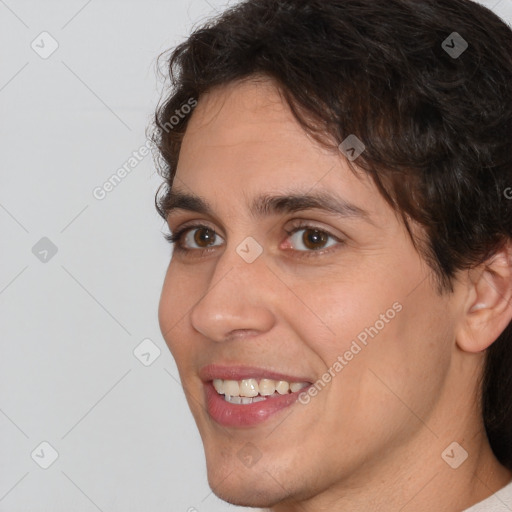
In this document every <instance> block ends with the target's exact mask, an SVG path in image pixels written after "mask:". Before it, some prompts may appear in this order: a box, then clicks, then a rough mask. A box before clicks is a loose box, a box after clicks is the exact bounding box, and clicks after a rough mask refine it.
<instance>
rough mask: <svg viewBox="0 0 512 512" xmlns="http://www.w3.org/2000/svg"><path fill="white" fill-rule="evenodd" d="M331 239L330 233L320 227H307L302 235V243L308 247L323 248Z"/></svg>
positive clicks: (313, 248)
mask: <svg viewBox="0 0 512 512" xmlns="http://www.w3.org/2000/svg"><path fill="white" fill-rule="evenodd" d="M328 240H329V235H328V234H327V233H324V232H323V231H319V230H318V229H305V230H304V234H303V235H302V243H303V244H304V246H305V247H307V248H308V249H312V250H315V249H323V248H324V245H325V244H326V243H327V241H328Z"/></svg>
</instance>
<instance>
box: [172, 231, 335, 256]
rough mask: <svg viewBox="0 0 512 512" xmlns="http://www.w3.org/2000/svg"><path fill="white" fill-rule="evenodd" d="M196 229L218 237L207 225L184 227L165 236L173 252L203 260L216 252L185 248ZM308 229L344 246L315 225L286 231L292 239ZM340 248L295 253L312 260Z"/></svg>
mask: <svg viewBox="0 0 512 512" xmlns="http://www.w3.org/2000/svg"><path fill="white" fill-rule="evenodd" d="M195 229H209V230H210V231H212V232H213V234H214V236H217V232H216V231H215V230H214V229H212V228H211V227H210V226H207V225H205V224H194V225H192V226H186V227H183V228H181V229H179V230H177V231H176V232H175V233H165V234H164V238H165V239H166V240H167V241H168V242H169V243H170V244H171V245H173V250H174V251H175V252H177V253H181V254H184V255H186V254H189V253H192V252H195V253H198V256H197V257H199V258H201V257H203V256H206V255H207V254H208V253H211V252H212V251H213V250H215V247H217V246H215V247H208V248H204V249H187V248H186V247H184V246H183V236H184V235H185V234H187V233H188V232H189V231H193V230H195ZM307 229H310V230H316V231H319V232H320V233H323V234H325V235H327V236H328V237H329V238H332V239H334V240H336V242H338V244H337V245H338V246H339V245H340V244H341V245H343V244H344V241H343V240H340V239H339V238H338V237H336V236H334V235H333V234H331V233H329V232H328V231H326V230H323V229H320V228H319V227H317V226H313V225H310V224H307V223H305V222H301V223H299V224H298V225H296V226H295V227H293V228H292V229H290V230H285V233H286V234H287V235H288V237H290V236H292V235H293V234H295V233H296V232H297V231H301V230H307ZM338 248H339V247H337V246H331V247H328V248H327V249H318V250H310V251H299V250H294V252H296V253H299V254H300V255H299V256H298V257H299V258H310V257H312V256H317V255H322V254H326V253H330V252H332V251H333V250H336V249H338Z"/></svg>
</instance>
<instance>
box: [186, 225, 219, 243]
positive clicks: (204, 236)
mask: <svg viewBox="0 0 512 512" xmlns="http://www.w3.org/2000/svg"><path fill="white" fill-rule="evenodd" d="M191 233H193V234H194V243H196V244H197V245H198V246H199V247H208V246H210V245H213V243H214V242H215V236H216V233H215V231H213V229H210V228H198V229H196V230H195V231H191Z"/></svg>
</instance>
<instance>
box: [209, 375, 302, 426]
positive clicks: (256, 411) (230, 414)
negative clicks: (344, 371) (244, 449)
mask: <svg viewBox="0 0 512 512" xmlns="http://www.w3.org/2000/svg"><path fill="white" fill-rule="evenodd" d="M307 389H308V388H307V387H306V388H303V389H301V390H300V391H296V392H295V393H287V394H286V395H279V396H275V397H273V398H267V399H266V400H261V401H260V402H254V403H252V404H246V405H244V404H231V403H229V402H226V400H224V395H219V394H218V393H217V391H215V388H214V387H213V384H212V383H211V382H207V383H206V384H205V393H206V407H207V409H208V414H209V415H210V416H211V418H212V419H213V420H214V421H216V422H217V423H219V424H220V425H222V426H224V427H251V426H253V425H258V424H260V423H263V422H264V421H266V420H267V419H268V418H270V416H272V415H274V414H276V413H277V412H279V411H281V410H282V409H285V408H286V407H290V406H291V405H292V404H294V403H295V402H296V401H297V399H298V398H299V394H300V393H302V392H304V391H307Z"/></svg>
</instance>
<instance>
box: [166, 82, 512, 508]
mask: <svg viewBox="0 0 512 512" xmlns="http://www.w3.org/2000/svg"><path fill="white" fill-rule="evenodd" d="M354 163H355V164H357V161H356V162H354ZM173 189H175V190H179V191H181V192H186V193H194V194H196V195H199V196H201V197H203V198H204V199H205V200H207V201H208V202H209V203H210V204H211V205H212V208H213V210H214V215H213V216H209V215H204V214H199V213H195V212H190V211H185V210H177V211H174V212H172V213H171V215H170V216H169V218H168V222H169V227H170V229H171V230H172V231H173V232H175V231H176V230H178V229H179V228H180V227H181V226H184V225H185V223H187V224H194V222H191V221H197V222H200V223H201V224H205V225H207V226H208V227H209V228H211V229H213V230H215V232H216V233H217V234H218V237H217V238H216V239H215V240H214V244H213V246H210V247H209V249H208V251H209V252H206V253H204V254H203V255H202V256H201V255H200V252H201V245H197V244H198V240H199V243H200V238H199V237H196V242H195V243H194V237H193V235H194V234H197V233H198V232H199V233H201V230H200V229H199V230H196V231H193V232H191V234H190V235H188V236H187V237H186V241H184V243H185V244H187V247H188V248H189V249H191V253H188V254H183V253H180V252H177V251H176V250H175V252H174V254H173V257H172V259H171V262H170V265H169V267H168V270H167V275H166V278H165V282H164V286H163V290H162V296H161V301H160V308H159V320H160V325H161V329H162V332H163V334H164V337H165V340H166V342H167V344H168V346H169V349H170V350H171V352H172V354H173V356H174V358H175V360H176V363H177V366H178V369H179V373H180V377H181V381H182V383H183V387H184V390H185V393H186V397H187V400H188V403H189V406H190V409H191V411H192V414H193V416H194V418H195V421H196V423H197V425H198V428H199V432H200V435H201V437H202V440H203V443H204V448H205V454H206V462H207V469H208V480H209V483H210V485H211V487H212V489H213V490H214V492H215V493H216V494H217V495H218V496H219V497H220V498H222V499H224V500H226V501H228V502H230V503H234V504H239V505H242V506H252V507H268V508H271V509H272V510H273V511H275V512H285V511H286V512H289V511H299V510H300V511H306V512H308V511H310V512H313V511H315V512H316V511H321V510H330V511H351V512H354V511H356V512H357V511H365V512H366V511H368V510H376V511H394V512H395V511H397V510H401V511H402V512H407V511H415V512H422V511H427V510H428V511H432V510H437V511H460V510H462V509H464V508H466V507H469V506H470V505H472V504H474V503H476V502H478V501H481V500H483V499H484V498H486V497H487V496H489V495H491V494H492V493H493V492H495V491H496V490H498V489H499V488H501V487H503V486H504V485H505V484H506V483H508V481H509V480H510V479H511V478H512V475H511V473H510V472H509V471H507V470H506V469H505V468H504V467H503V466H501V465H500V464H499V463H498V461H497V460H496V459H495V457H494V456H493V454H492V451H491V449H490V446H489V444H488V441H487V438H486V437H485V433H484V427H483V421H482V419H481V414H480V411H479V410H478V401H477V398H476V397H477V396H478V386H479V381H478V376H479V375H480V372H481V369H482V364H483V362H484V353H483V352H482V351H483V350H484V349H485V348H486V346H488V345H489V344H490V343H492V341H494V339H495V338H496V336H497V335H498V334H499V332H501V330H502V329H503V328H504V327H505V326H506V324H507V322H508V321H510V318H511V316H512V313H511V311H510V306H506V305H504V303H503V300H505V299H506V297H507V296H508V293H509V290H508V288H509V286H508V287H507V286H506V285H505V284H503V283H505V282H507V281H506V280H507V275H508V276H509V274H507V272H509V270H510V264H509V263H510V258H509V257H508V256H506V257H503V258H502V259H501V260H499V258H498V259H497V261H498V263H496V266H497V267H498V270H499V272H497V276H498V277H495V276H493V277H490V276H492V274H491V273H490V272H488V271H486V270H485V268H483V267H482V269H480V270H478V271H474V272H465V273H463V274H461V276H460V278H459V279H458V280H457V281H456V282H455V283H454V285H455V286H454V292H453V293H451V294H443V295H439V293H438V292H437V284H436V282H435V279H434V278H433V275H432V271H431V269H430V268H429V267H428V266H427V264H426V263H425V262H424V260H423V259H422V257H421V256H420V255H419V254H418V253H417V251H416V250H415V248H414V246H413V245H412V243H411V240H410V238H409V235H408V234H407V232H406V230H405V228H404V226H403V224H402V223H401V222H400V220H399V219H398V218H397V215H396V214H395V213H394V212H393V210H392V209H391V208H390V207H389V206H388V205H387V203H386V202H385V200H384V199H383V198H382V197H381V196H380V194H379V193H378V191H377V189H376V187H375V186H374V185H373V183H372V182H371V180H370V179H369V178H368V177H367V176H366V175H365V174H364V173H359V174H357V175H356V174H354V173H353V172H352V171H351V170H350V169H349V167H348V165H347V161H346V160H345V158H344V157H343V155H342V154H341V153H335V152H333V151H328V150H326V149H325V148H322V147H320V146H319V145H318V144H317V143H316V142H315V141H314V140H313V139H312V138H311V137H309V136H307V135H306V133H305V132H304V131H303V129H302V128H301V127H300V126H299V124H298V123H297V121H296V120H295V119H294V117H293V115H292V114H291V112H290V111H289V109H288V108H287V107H286V106H285V104H284V102H283V101H282V99H281V96H280V95H279V93H278V91H277V89H276V88H275V87H274V86H273V84H272V83H271V82H270V81H265V80H259V81H255V80H250V81H244V82H239V83H233V84H230V85H228V86H222V87H220V88H218V89H214V90H213V91H211V92H210V93H208V94H206V95H204V96H202V97H201V98H200V100H199V103H198V106H197V108H196V110H195V111H194V113H193V115H192V118H191V119H190V123H189V127H188V129H187V132H186V134H185V137H184V141H183V145H182V150H181V154H180V159H179V164H178V169H177V174H176V178H175V181H174V185H173ZM321 191H326V192H331V193H336V194H337V195H338V196H340V197H342V198H343V199H344V200H346V201H348V202H350V203H352V204H354V205H356V206H357V207H359V208H361V209H363V210H365V211H366V212H367V217H363V218H360V217H354V216H352V217H341V216H336V215H333V214H330V213H327V212H324V211H320V210H307V211H300V212H295V213H277V214H272V215H269V216H262V217H254V216H252V215H251V214H250V212H249V205H250V203H251V201H252V199H253V198H254V197H255V196H257V195H260V194H276V193H280V194H286V193H291V192H302V193H310V192H321ZM297 219H301V220H302V222H304V221H306V224H307V225H308V226H312V227H311V229H320V230H325V231H326V232H327V233H329V234H330V235H332V237H334V238H329V239H328V241H327V242H326V244H325V245H326V246H328V247H327V248H325V249H320V250H312V249H308V248H307V246H305V245H304V243H303V235H305V234H308V228H304V227H302V229H301V230H300V231H298V232H297V233H296V234H295V235H292V236H289V235H288V234H287V232H286V231H287V230H288V231H290V230H291V229H293V228H295V227H297V225H298V220H297ZM189 233H190V232H189ZM248 236H251V237H253V238H254V239H255V240H256V241H257V242H258V243H259V244H260V245H261V247H262V248H263V253H262V254H261V255H260V256H259V257H258V258H257V259H256V260H255V261H254V262H253V263H247V262H246V261H244V260H243V259H242V258H241V257H240V256H239V254H238V253H237V252H236V247H237V246H238V245H239V244H240V243H241V242H242V241H243V240H244V239H245V238H246V237H248ZM205 247H206V248H207V247H208V246H207V244H203V248H205ZM301 256H302V257H301ZM304 256H306V257H304ZM500 261H501V267H500V266H499V265H500ZM503 262H504V263H503ZM500 272H501V274H500ZM509 281H510V280H509ZM486 283H487V284H486ZM395 303H399V304H400V306H401V311H400V312H398V313H397V314H396V315H395V317H394V318H393V319H392V320H390V321H389V322H387V323H386V324H385V327H384V328H382V329H381V330H380V331H379V333H378V335H376V336H375V337H374V338H369V339H368V344H367V346H366V347H364V348H363V349H362V350H361V351H360V352H359V353H358V354H357V355H356V356H354V358H353V359H352V360H351V361H350V362H349V364H347V365H346V366H345V367H344V368H343V369H342V371H340V372H338V373H337V374H336V376H335V377H334V378H332V380H331V382H330V383H329V384H328V385H327V386H326V387H325V389H323V390H322V391H320V392H319V393H318V395H317V396H316V397H314V398H312V399H311V400H310V402H309V403H308V404H307V405H303V404H300V403H298V402H297V403H295V404H294V405H292V406H291V407H289V408H287V409H285V410H283V411H280V412H279V413H277V414H276V415H274V416H272V417H271V418H269V419H268V420H267V421H266V422H264V423H262V424H260V425H257V426H255V427H250V428H224V427H221V426H219V425H218V424H216V423H215V422H214V421H212V419H211V418H210V417H209V416H208V414H207V412H206V409H205V398H204V393H203V384H202V382H201V380H200V379H199V376H198V370H199V369H200V368H201V367H202V366H204V365H205V364H210V363H218V364H237V365H251V366H261V367H264V368H267V369H270V370H275V371H278V372H281V373H285V374H288V375H297V376H307V377H308V380H309V381H311V382H315V381H316V380H317V379H319V378H321V376H322V375H323V374H324V372H326V371H328V369H329V368H330V367H332V366H333V364H334V363H335V361H336V360H337V358H338V356H340V355H341V356H343V354H344V353H345V352H346V351H347V350H348V349H349V348H350V346H351V343H352V341H353V340H354V339H356V337H357V335H358V334H359V333H361V332H362V331H363V330H364V329H365V328H368V327H370V326H374V325H375V323H376V321H377V320H379V318H381V317H380V315H381V314H383V313H385V312H386V311H387V310H389V309H390V308H392V305H393V304H395ZM476 304H480V306H479V307H476V308H475V305H476ZM491 320H492V322H493V325H494V326H495V327H494V330H492V329H489V328H488V324H489V323H490V322H491ZM500 329H501V330H500ZM498 331H499V332H498ZM248 442H250V443H252V445H254V446H255V447H256V449H257V451H258V453H259V454H260V455H261V458H260V459H259V460H258V461H257V462H256V463H255V464H254V465H252V466H251V467H246V466H245V465H244V464H243V463H242V460H241V459H240V458H239V456H238V455H237V452H238V451H239V450H240V449H242V448H243V447H244V445H246V443H248ZM453 442H458V443H459V444H460V445H462V446H463V447H464V449H465V450H466V451H467V452H468V454H469V455H468V458H467V459H466V460H465V461H464V463H463V464H462V465H461V466H460V467H459V468H458V469H452V468H451V467H450V466H449V465H448V464H447V463H446V462H445V461H444V460H443V459H442V457H441V454H442V453H443V451H444V450H445V449H446V448H447V447H448V446H449V445H450V444H451V443H453ZM298 447H300V449H298ZM456 456H458V455H456Z"/></svg>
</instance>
